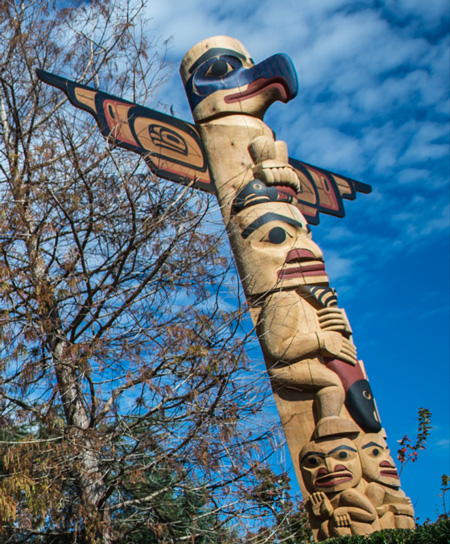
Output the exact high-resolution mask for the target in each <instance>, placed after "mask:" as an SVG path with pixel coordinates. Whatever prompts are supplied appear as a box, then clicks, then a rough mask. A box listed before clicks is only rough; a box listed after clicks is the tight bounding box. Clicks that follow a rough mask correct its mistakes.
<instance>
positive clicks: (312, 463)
mask: <svg viewBox="0 0 450 544" xmlns="http://www.w3.org/2000/svg"><path fill="white" fill-rule="evenodd" d="M318 464H319V459H317V457H310V458H309V459H308V465H309V466H311V467H316V466H317V465H318Z"/></svg>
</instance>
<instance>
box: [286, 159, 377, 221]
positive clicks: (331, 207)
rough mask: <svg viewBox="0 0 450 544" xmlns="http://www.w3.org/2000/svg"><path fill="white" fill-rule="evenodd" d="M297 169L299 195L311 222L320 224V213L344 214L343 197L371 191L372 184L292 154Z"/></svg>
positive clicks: (303, 208)
mask: <svg viewBox="0 0 450 544" xmlns="http://www.w3.org/2000/svg"><path fill="white" fill-rule="evenodd" d="M289 163H290V164H291V165H292V166H293V167H294V168H295V170H296V171H297V174H298V177H299V179H300V183H301V192H300V194H298V195H297V198H298V201H299V203H298V208H299V209H300V211H301V212H302V213H303V215H304V216H305V217H306V219H307V220H308V222H309V223H311V224H313V225H318V224H319V212H321V213H326V214H329V215H334V216H336V217H344V216H345V210H344V203H343V201H342V199H343V198H346V199H347V200H355V198H356V193H366V194H367V193H370V192H371V191H372V187H371V186H370V185H366V184H365V183H361V182H360V181H356V180H354V179H351V178H347V177H345V176H341V175H339V174H334V173H333V172H330V171H329V170H324V169H323V168H319V167H318V166H312V165H311V164H307V163H306V162H301V161H298V160H296V159H291V158H290V157H289Z"/></svg>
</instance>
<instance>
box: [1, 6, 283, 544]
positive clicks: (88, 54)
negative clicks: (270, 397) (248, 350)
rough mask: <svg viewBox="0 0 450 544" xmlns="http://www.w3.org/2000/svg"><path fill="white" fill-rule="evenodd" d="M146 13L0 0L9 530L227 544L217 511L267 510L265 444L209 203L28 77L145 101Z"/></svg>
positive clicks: (157, 51)
mask: <svg viewBox="0 0 450 544" xmlns="http://www.w3.org/2000/svg"><path fill="white" fill-rule="evenodd" d="M142 8H143V5H142V4H141V2H124V1H120V2H119V1H118V2H111V1H108V0H98V1H95V2H90V3H87V4H85V3H80V5H79V6H72V5H69V7H65V8H61V7H58V3H57V2H51V1H49V0H35V1H32V2H30V1H28V0H26V1H25V0H7V1H5V2H2V3H1V6H0V36H1V38H0V40H1V42H0V43H1V50H2V53H1V57H0V195H1V205H0V298H1V309H0V342H1V343H0V349H1V352H0V353H1V369H2V378H1V382H0V418H1V419H0V421H1V431H0V433H1V434H0V437H1V440H0V519H1V521H2V524H1V525H2V530H3V533H4V538H5V540H4V541H5V542H25V541H26V542H53V541H54V542H74V541H76V542H105V543H112V542H116V541H120V542H128V541H130V542H139V541H142V542H153V541H154V542H183V541H186V542H196V543H200V542H202V543H203V542H204V543H206V542H212V541H213V540H214V541H220V540H221V539H222V541H223V542H231V540H230V539H232V538H234V537H233V535H234V534H236V535H237V534H238V533H239V531H237V532H236V531H233V530H231V529H230V526H229V521H230V520H234V527H235V528H237V527H238V525H239V524H238V521H239V523H241V522H244V521H245V520H247V519H249V520H251V519H253V520H254V521H251V522H250V523H251V524H252V527H257V525H258V523H262V524H264V523H269V522H267V521H262V522H261V512H262V511H267V512H269V513H270V508H268V506H267V504H266V503H263V502H261V501H260V500H259V499H258V497H257V496H256V495H257V494H254V493H252V490H258V489H260V488H261V485H262V483H261V482H263V481H265V480H264V479H265V478H266V481H267V474H268V473H267V472H264V470H262V469H263V468H264V466H265V463H266V461H267V458H268V457H269V456H270V454H271V452H272V451H273V449H274V444H273V435H272V430H271V428H270V424H268V423H267V419H266V422H265V423H264V424H262V422H261V419H260V411H261V406H262V404H263V401H264V397H265V395H266V394H267V389H266V386H265V385H264V384H265V382H264V381H263V380H260V379H259V377H258V376H257V375H253V378H251V375H250V374H249V373H247V372H246V369H247V366H248V361H247V358H246V355H245V351H244V347H245V343H246V340H247V337H246V334H245V333H244V332H243V328H242V323H241V321H242V311H241V308H240V307H239V305H238V304H232V305H228V306H227V304H226V301H225V298H226V296H227V293H229V289H230V288H234V286H233V282H234V281H235V280H234V278H235V275H234V274H230V272H229V268H230V264H229V262H228V258H227V252H226V250H224V248H223V245H222V241H223V237H222V233H221V230H220V229H218V228H217V227H216V226H215V225H214V224H212V223H211V219H210V218H211V217H214V214H212V215H211V213H210V212H211V208H212V207H213V206H214V205H215V203H214V201H213V200H211V198H210V197H207V196H201V195H198V194H194V192H193V191H192V190H191V189H189V187H186V188H180V186H176V185H172V184H171V183H169V182H164V181H161V180H158V179H155V178H154V177H153V176H152V175H151V174H150V173H149V172H148V170H147V168H146V166H145V164H144V163H143V161H142V160H141V159H140V158H139V157H137V156H132V155H131V154H130V153H126V152H123V151H120V150H118V149H111V148H110V147H109V146H108V145H107V143H106V142H105V141H104V140H103V139H102V137H101V135H100V134H99V132H98V131H97V129H96V127H95V126H94V123H93V120H92V119H91V118H90V116H89V115H88V114H86V113H84V112H81V111H79V110H76V109H74V108H72V107H71V106H70V105H68V104H67V103H66V100H65V97H63V96H62V95H61V93H59V92H58V91H56V90H54V89H52V88H50V87H48V86H42V84H40V83H39V82H38V81H37V79H36V77H35V69H36V68H42V69H46V70H51V71H52V72H55V73H60V74H63V75H68V76H70V77H71V78H72V79H76V80H77V81H80V82H82V83H85V84H89V85H92V86H96V85H99V83H101V86H102V88H103V89H105V90H107V91H108V92H111V93H114V94H116V95H119V96H123V97H124V98H127V97H128V98H130V99H131V100H133V101H137V102H141V103H145V102H148V101H149V100H150V99H151V93H152V92H153V90H154V89H155V88H156V87H157V85H158V84H159V83H160V82H161V80H162V79H163V78H164V74H165V67H164V55H163V53H164V44H162V46H161V47H160V46H159V44H157V43H149V42H148V41H147V40H146V38H145V34H144V30H143V28H144V24H145V21H144V19H143V17H142V13H143V12H142ZM237 292H238V290H237V288H236V293H237ZM250 379H253V380H254V381H253V382H252V383H250ZM244 382H245V383H246V385H245V386H244V385H243V384H244ZM256 469H257V470H256ZM270 473H271V474H272V472H270ZM258 516H259V519H260V521H259V522H258V521H257V518H258ZM239 534H242V533H239ZM52 539H54V540H52ZM236 539H238V536H236ZM236 541H238V540H236ZM268 541H270V540H268Z"/></svg>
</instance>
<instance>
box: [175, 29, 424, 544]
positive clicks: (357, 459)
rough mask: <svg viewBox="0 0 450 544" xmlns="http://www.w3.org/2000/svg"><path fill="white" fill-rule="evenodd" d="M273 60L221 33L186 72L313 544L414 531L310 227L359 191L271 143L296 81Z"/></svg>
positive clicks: (193, 56) (190, 56)
mask: <svg viewBox="0 0 450 544" xmlns="http://www.w3.org/2000/svg"><path fill="white" fill-rule="evenodd" d="M234 50H235V51H236V56H235V57H234V58H233V51H234ZM231 59H233V60H231ZM271 62H272V61H270V59H268V61H263V63H261V65H263V66H262V67H261V66H260V65H256V66H255V65H254V63H253V61H252V60H251V57H250V55H249V53H248V52H247V51H246V50H245V48H244V46H243V45H242V44H240V43H237V42H236V40H233V39H230V38H227V37H223V36H219V37H215V38H211V39H210V40H205V41H203V42H201V43H200V44H197V45H196V46H194V47H193V48H192V49H191V50H190V51H189V52H188V53H187V55H186V56H185V58H184V59H183V62H182V65H181V75H182V77H183V81H184V83H185V88H186V92H187V95H188V99H189V102H190V104H191V107H192V112H193V116H194V119H195V121H196V124H197V127H198V130H199V133H200V135H201V139H202V142H203V145H204V148H205V151H206V155H207V160H208V163H209V168H210V174H211V178H212V180H213V183H214V186H215V190H216V194H217V198H218V200H219V203H220V209H221V212H222V216H223V220H224V223H225V225H226V228H227V232H228V235H229V239H230V243H231V247H232V250H233V253H234V257H235V259H236V262H237V265H238V270H239V274H240V277H241V281H242V285H243V287H244V291H245V294H246V296H247V299H248V302H249V306H250V313H251V315H252V319H253V322H254V325H255V328H256V332H257V334H258V338H259V341H260V344H261V347H262V351H263V354H264V358H265V362H266V366H267V371H268V375H269V377H270V380H271V383H272V389H273V394H274V397H275V399H276V404H277V408H278V412H279V415H280V419H281V423H282V425H283V429H284V433H285V436H286V441H287V444H288V446H289V450H290V453H291V456H292V459H293V463H294V466H295V470H296V474H297V477H298V479H299V484H300V488H301V491H302V495H303V497H304V500H305V503H306V507H307V509H308V512H309V514H310V520H311V524H312V527H313V531H314V534H315V537H316V539H317V540H319V541H320V540H324V539H326V538H329V537H333V536H343V535H351V534H358V535H365V534H370V533H372V532H373V531H376V530H379V529H381V528H395V527H411V526H413V525H414V517H413V510H412V507H411V504H410V501H409V499H407V498H406V497H405V495H404V493H403V492H402V491H401V490H400V487H399V486H400V483H399V479H398V474H397V472H396V469H395V464H394V463H393V461H392V459H391V457H390V455H389V451H388V450H387V446H386V443H385V439H384V430H383V429H382V426H381V422H380V420H379V416H378V411H377V408H376V404H375V400H374V398H373V393H372V390H371V388H370V384H369V382H368V379H367V374H366V371H365V368H364V364H363V362H362V361H361V360H359V359H358V356H357V351H356V346H355V345H354V343H353V337H352V334H353V333H352V328H351V326H350V323H349V321H348V319H347V316H346V313H345V311H344V310H343V309H342V308H339V306H338V302H337V296H336V292H335V291H334V289H332V288H331V287H330V285H329V278H328V275H327V273H326V269H325V263H324V260H323V254H322V252H321V250H320V248H319V247H318V246H317V244H316V243H315V242H314V241H313V240H312V235H311V229H310V228H309V225H308V221H309V222H312V223H314V222H315V220H314V218H315V217H316V215H317V209H318V207H316V208H309V207H308V205H309V203H311V204H313V203H315V204H317V202H321V204H322V205H323V206H324V207H328V208H329V209H334V211H335V215H337V216H340V215H343V208H342V207H341V206H342V200H339V199H338V198H337V197H336V196H335V195H336V194H337V193H339V194H340V195H341V196H342V195H345V194H347V195H351V197H353V198H354V192H355V187H356V186H355V185H352V183H351V180H350V181H347V178H340V177H339V176H333V175H332V174H331V173H330V176H328V177H327V174H323V171H319V170H315V169H314V167H311V168H310V169H309V170H307V171H305V170H304V169H303V167H302V166H301V165H299V164H295V161H292V160H291V159H289V156H288V150H287V146H286V144H285V143H284V142H281V141H276V140H275V138H274V135H273V132H272V131H271V130H270V128H269V127H268V126H267V125H265V123H264V122H263V120H262V118H263V115H264V113H265V111H266V110H267V109H268V107H269V106H270V105H271V104H272V103H273V102H274V101H275V100H282V101H287V100H288V98H292V97H293V96H295V93H296V84H295V83H294V82H293V81H292V70H291V68H290V67H288V66H287V65H285V64H283V63H282V62H279V63H277V59H275V60H273V62H272V64H273V66H274V71H275V72H277V73H276V74H275V72H274V73H271V72H270V70H269V69H267V71H265V70H266V67H267V65H268V64H270V63H271ZM197 72H198V73H199V75H198V77H197ZM261 74H264V77H265V78H266V80H265V81H263V79H264V77H263V76H261ZM252 75H253V77H255V78H259V79H258V84H256V83H252V82H251V81H250V79H251V76H252ZM275 79H276V82H277V85H278V87H277V88H274V86H273V81H274V80H275ZM280 88H282V89H280ZM230 96H231V97H234V101H233V102H230V100H229V97H230ZM236 97H239V100H236ZM237 102H239V107H237ZM292 163H294V164H292ZM333 184H334V185H333ZM337 186H338V187H339V189H338V191H336V190H335V191H333V190H332V188H333V187H337ZM361 188H363V187H361ZM302 210H304V211H305V212H306V214H307V216H308V220H307V219H306V217H305V215H304V214H303V213H302ZM341 212H342V213H341ZM308 214H309V215H308ZM311 218H312V220H311Z"/></svg>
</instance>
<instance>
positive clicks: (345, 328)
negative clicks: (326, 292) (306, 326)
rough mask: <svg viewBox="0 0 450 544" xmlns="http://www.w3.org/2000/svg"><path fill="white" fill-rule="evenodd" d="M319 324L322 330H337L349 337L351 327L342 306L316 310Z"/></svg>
mask: <svg viewBox="0 0 450 544" xmlns="http://www.w3.org/2000/svg"><path fill="white" fill-rule="evenodd" d="M317 317H318V318H319V324H320V326H321V328H322V329H323V330H324V331H337V332H340V333H342V334H345V335H346V336H347V337H350V336H351V334H352V329H351V327H350V323H349V322H348V319H347V314H346V313H345V310H343V309H342V308H336V307H334V308H324V309H323V310H319V311H318V312H317Z"/></svg>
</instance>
